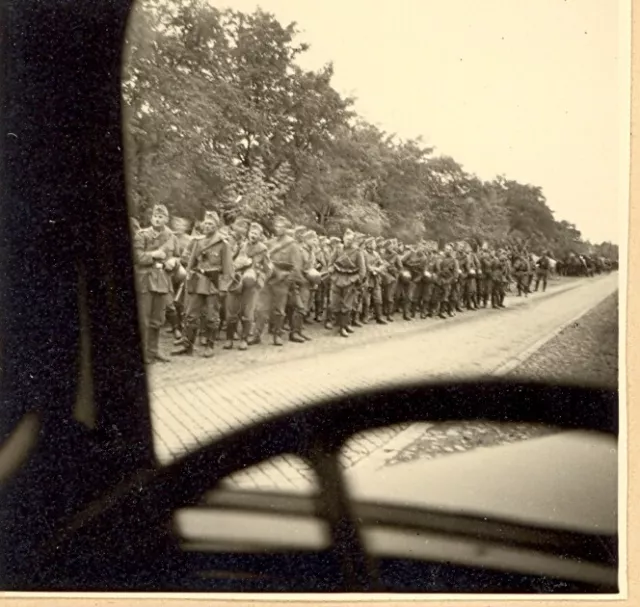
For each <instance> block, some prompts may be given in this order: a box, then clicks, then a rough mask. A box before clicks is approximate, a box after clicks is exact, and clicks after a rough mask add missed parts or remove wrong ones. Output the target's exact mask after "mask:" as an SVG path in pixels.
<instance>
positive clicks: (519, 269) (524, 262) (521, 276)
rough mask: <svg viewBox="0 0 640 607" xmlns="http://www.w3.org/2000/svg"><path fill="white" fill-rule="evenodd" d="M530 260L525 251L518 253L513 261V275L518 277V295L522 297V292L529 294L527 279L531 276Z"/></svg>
mask: <svg viewBox="0 0 640 607" xmlns="http://www.w3.org/2000/svg"><path fill="white" fill-rule="evenodd" d="M529 270H530V268H529V260H528V256H527V255H526V254H525V253H521V254H519V255H516V257H515V259H514V262H513V275H514V277H515V279H516V286H517V289H518V297H522V294H523V293H524V295H525V296H526V295H528V289H527V279H528V276H529Z"/></svg>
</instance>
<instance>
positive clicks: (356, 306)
mask: <svg viewBox="0 0 640 607" xmlns="http://www.w3.org/2000/svg"><path fill="white" fill-rule="evenodd" d="M364 241H365V236H364V234H361V233H360V232H358V233H356V235H355V238H354V239H353V243H354V246H355V247H356V248H358V249H359V250H360V253H361V254H362V261H363V263H364V267H365V277H364V278H363V279H362V281H361V282H360V283H358V285H357V286H356V292H355V295H354V297H353V309H352V310H351V317H350V323H349V324H350V326H352V327H358V328H360V327H362V324H361V323H360V315H361V313H362V306H363V303H364V299H365V296H366V294H367V291H368V289H367V284H366V276H367V274H368V272H369V269H368V268H367V257H366V255H365V254H364V248H363V244H364Z"/></svg>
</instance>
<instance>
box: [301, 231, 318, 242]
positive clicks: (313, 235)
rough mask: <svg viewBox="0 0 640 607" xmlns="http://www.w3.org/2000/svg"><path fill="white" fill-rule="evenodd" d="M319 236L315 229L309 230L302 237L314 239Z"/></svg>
mask: <svg viewBox="0 0 640 607" xmlns="http://www.w3.org/2000/svg"><path fill="white" fill-rule="evenodd" d="M317 236H318V234H317V232H316V231H315V230H307V231H306V232H305V233H304V234H303V235H302V237H303V238H304V240H313V239H314V238H316V237H317Z"/></svg>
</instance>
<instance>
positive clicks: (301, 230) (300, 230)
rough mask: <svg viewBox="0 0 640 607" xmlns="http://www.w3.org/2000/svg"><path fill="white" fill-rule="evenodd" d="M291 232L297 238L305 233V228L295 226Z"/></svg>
mask: <svg viewBox="0 0 640 607" xmlns="http://www.w3.org/2000/svg"><path fill="white" fill-rule="evenodd" d="M293 232H294V234H295V235H296V236H299V235H301V234H304V233H305V232H307V228H305V227H304V226H296V227H295V229H294V230H293Z"/></svg>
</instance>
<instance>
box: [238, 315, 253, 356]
mask: <svg viewBox="0 0 640 607" xmlns="http://www.w3.org/2000/svg"><path fill="white" fill-rule="evenodd" d="M250 335H251V321H250V320H243V321H242V333H241V335H240V343H239V344H238V350H241V351H243V352H244V350H246V349H247V348H248V347H249V346H248V342H249V336H250Z"/></svg>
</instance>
